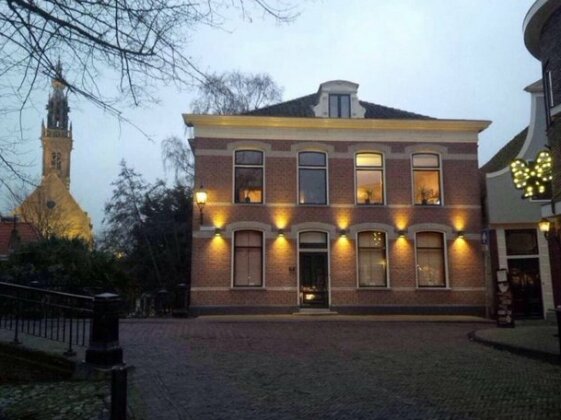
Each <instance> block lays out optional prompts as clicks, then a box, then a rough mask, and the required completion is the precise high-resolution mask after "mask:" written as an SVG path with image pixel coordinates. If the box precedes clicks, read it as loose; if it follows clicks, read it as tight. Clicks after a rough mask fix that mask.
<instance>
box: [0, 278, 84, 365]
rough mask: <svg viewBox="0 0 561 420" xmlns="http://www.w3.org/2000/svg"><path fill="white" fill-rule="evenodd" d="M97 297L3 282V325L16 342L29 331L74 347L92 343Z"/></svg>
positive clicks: (0, 284)
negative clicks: (91, 328)
mask: <svg viewBox="0 0 561 420" xmlns="http://www.w3.org/2000/svg"><path fill="white" fill-rule="evenodd" d="M93 313H94V298H93V297H91V296H81V295H74V294H70V293H62V292H55V291H51V290H45V289H39V288H34V287H28V286H21V285H17V284H12V283H3V282H0V328H3V329H8V330H11V331H13V332H14V338H13V342H14V343H20V334H27V335H32V336H36V337H41V338H46V339H49V340H54V341H60V342H63V343H67V344H68V348H67V350H66V352H65V353H64V354H65V355H67V356H72V355H75V354H76V353H75V351H74V349H73V346H81V347H86V346H87V345H88V343H89V334H90V323H91V319H92V318H93Z"/></svg>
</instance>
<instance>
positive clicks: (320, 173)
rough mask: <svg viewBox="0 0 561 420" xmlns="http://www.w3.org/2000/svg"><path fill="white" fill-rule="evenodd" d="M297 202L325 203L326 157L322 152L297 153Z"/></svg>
mask: <svg viewBox="0 0 561 420" xmlns="http://www.w3.org/2000/svg"><path fill="white" fill-rule="evenodd" d="M298 189H299V191H298V197H299V198H298V202H299V203H300V204H327V157H326V155H325V153H322V152H300V153H299V154H298Z"/></svg>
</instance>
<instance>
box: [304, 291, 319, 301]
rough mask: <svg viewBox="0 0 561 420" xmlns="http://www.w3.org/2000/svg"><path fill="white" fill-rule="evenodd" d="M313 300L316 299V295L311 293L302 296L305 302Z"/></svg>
mask: <svg viewBox="0 0 561 420" xmlns="http://www.w3.org/2000/svg"><path fill="white" fill-rule="evenodd" d="M315 298H316V295H314V294H313V293H306V294H305V295H304V299H305V300H314V299H315Z"/></svg>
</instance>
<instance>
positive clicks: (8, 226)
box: [0, 220, 39, 258]
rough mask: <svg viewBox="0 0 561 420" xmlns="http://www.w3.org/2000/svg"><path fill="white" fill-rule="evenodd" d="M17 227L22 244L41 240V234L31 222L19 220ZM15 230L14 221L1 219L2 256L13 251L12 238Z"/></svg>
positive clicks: (0, 243)
mask: <svg viewBox="0 0 561 420" xmlns="http://www.w3.org/2000/svg"><path fill="white" fill-rule="evenodd" d="M15 228H16V232H17V235H18V239H19V243H20V244H26V243H29V242H34V241H37V240H39V234H38V233H37V231H36V230H35V228H34V227H33V226H32V225H31V224H30V223H24V222H20V221H17V222H16V223H15ZM13 230H14V222H13V221H5V220H0V258H1V257H4V256H7V255H8V254H9V253H10V252H11V251H12V249H11V245H12V244H11V243H10V240H11V239H12V232H13Z"/></svg>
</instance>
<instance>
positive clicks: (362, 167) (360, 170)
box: [355, 153, 384, 204]
mask: <svg viewBox="0 0 561 420" xmlns="http://www.w3.org/2000/svg"><path fill="white" fill-rule="evenodd" d="M355 166H356V202H357V204H383V203H384V185H383V182H384V167H383V159H382V155H381V154H379V153H358V154H357V155H356V157H355Z"/></svg>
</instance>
